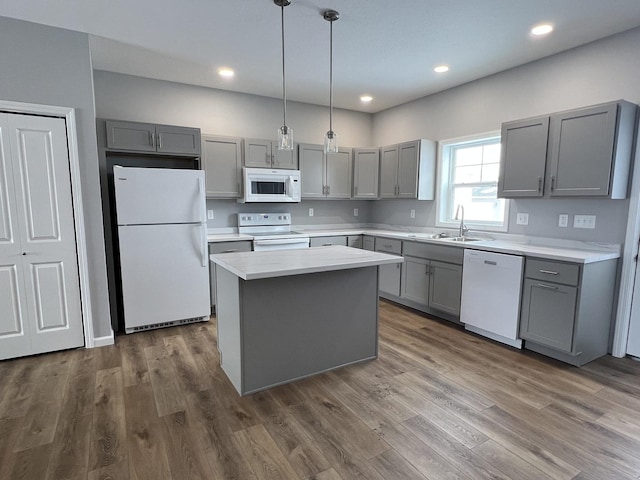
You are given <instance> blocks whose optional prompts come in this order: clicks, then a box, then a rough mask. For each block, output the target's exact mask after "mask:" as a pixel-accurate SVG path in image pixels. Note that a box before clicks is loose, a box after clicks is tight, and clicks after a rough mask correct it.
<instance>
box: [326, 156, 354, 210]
mask: <svg viewBox="0 0 640 480" xmlns="http://www.w3.org/2000/svg"><path fill="white" fill-rule="evenodd" d="M325 158H326V164H327V172H326V179H327V197H328V198H345V199H346V198H351V176H352V170H351V167H352V163H351V149H350V148H339V149H338V153H329V154H327V155H326V157H325Z"/></svg>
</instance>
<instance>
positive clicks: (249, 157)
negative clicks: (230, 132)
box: [244, 138, 271, 168]
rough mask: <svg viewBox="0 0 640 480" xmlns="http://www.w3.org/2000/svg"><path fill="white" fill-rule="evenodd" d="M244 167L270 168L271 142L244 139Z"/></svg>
mask: <svg viewBox="0 0 640 480" xmlns="http://www.w3.org/2000/svg"><path fill="white" fill-rule="evenodd" d="M244 166H245V167H262V168H265V167H266V168H269V167H271V142H270V141H269V140H254V139H248V138H245V139H244Z"/></svg>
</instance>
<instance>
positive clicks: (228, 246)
mask: <svg viewBox="0 0 640 480" xmlns="http://www.w3.org/2000/svg"><path fill="white" fill-rule="evenodd" d="M250 251H251V242H250V241H248V240H246V241H245V240H242V241H238V242H215V243H210V244H209V253H210V254H212V253H231V252H250Z"/></svg>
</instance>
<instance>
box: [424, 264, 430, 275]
mask: <svg viewBox="0 0 640 480" xmlns="http://www.w3.org/2000/svg"><path fill="white" fill-rule="evenodd" d="M424 267H425V268H424V274H425V275H431V272H430V271H429V265H425V266H424Z"/></svg>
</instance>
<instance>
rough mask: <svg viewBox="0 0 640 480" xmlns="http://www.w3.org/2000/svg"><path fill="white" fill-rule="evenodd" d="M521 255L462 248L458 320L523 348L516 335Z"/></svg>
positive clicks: (474, 330) (470, 328) (491, 336)
mask: <svg viewBox="0 0 640 480" xmlns="http://www.w3.org/2000/svg"><path fill="white" fill-rule="evenodd" d="M523 264H524V258H523V257H520V256H518V255H507V254H502V253H493V252H482V251H479V250H469V249H465V251H464V263H463V266H462V305H461V307H460V321H461V322H462V323H464V324H465V329H466V330H469V331H471V332H475V333H477V334H479V335H483V336H485V337H488V338H491V339H492V340H496V341H498V342H502V343H505V344H507V345H511V346H512V347H516V348H522V340H521V339H520V338H518V324H519V320H520V290H521V285H522V270H523Z"/></svg>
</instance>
